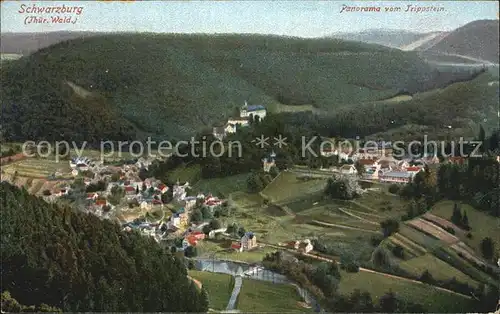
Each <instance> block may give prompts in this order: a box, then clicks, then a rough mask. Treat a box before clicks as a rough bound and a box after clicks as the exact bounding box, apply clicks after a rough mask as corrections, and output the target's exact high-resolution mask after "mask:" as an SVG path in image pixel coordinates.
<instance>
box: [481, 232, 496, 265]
mask: <svg viewBox="0 0 500 314" xmlns="http://www.w3.org/2000/svg"><path fill="white" fill-rule="evenodd" d="M481 253H482V254H483V257H484V258H485V259H487V260H491V259H492V258H493V255H494V253H495V242H493V239H492V238H490V237H486V238H484V239H483V240H481Z"/></svg>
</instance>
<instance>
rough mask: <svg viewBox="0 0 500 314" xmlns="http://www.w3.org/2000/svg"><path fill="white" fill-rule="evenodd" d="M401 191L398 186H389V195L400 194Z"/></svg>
mask: <svg viewBox="0 0 500 314" xmlns="http://www.w3.org/2000/svg"><path fill="white" fill-rule="evenodd" d="M399 191H400V187H399V186H398V185H397V184H391V185H390V186H389V193H392V194H398V193H399Z"/></svg>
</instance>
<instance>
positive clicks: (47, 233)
mask: <svg viewBox="0 0 500 314" xmlns="http://www.w3.org/2000/svg"><path fill="white" fill-rule="evenodd" d="M0 197H1V199H2V207H1V210H2V222H1V226H2V240H1V241H2V246H1V254H2V261H1V274H2V292H4V291H9V292H10V295H11V296H12V298H14V299H15V300H17V301H18V302H19V303H20V304H27V305H33V306H34V307H36V308H42V309H44V308H45V309H46V308H49V306H53V307H56V308H59V309H61V310H62V311H64V312H93V311H96V312H104V311H106V312H205V311H207V307H208V299H207V296H206V294H205V292H204V290H202V291H199V290H198V288H197V287H196V286H195V285H194V284H193V283H192V282H191V281H189V279H188V278H187V277H186V276H187V272H186V269H185V266H184V264H183V262H182V261H181V260H179V259H177V258H174V257H173V256H172V255H171V254H170V253H169V252H167V251H166V250H165V249H163V248H161V247H160V246H159V245H158V244H157V243H156V242H155V241H154V240H153V239H151V238H147V237H144V236H142V235H140V234H139V233H136V232H132V233H125V232H122V231H121V228H120V227H119V226H118V225H117V224H115V223H113V222H110V221H107V220H100V219H99V218H98V217H96V216H94V215H91V214H84V213H80V212H74V211H73V210H72V209H71V208H69V207H58V206H56V205H53V204H48V203H46V202H44V201H43V200H42V199H39V198H36V197H35V196H32V195H29V194H28V192H27V191H26V190H24V189H23V190H20V189H18V188H17V187H14V186H12V185H9V184H8V183H5V182H2V183H0ZM2 302H3V297H2ZM14 303H15V302H14ZM43 304H48V305H49V306H46V305H43Z"/></svg>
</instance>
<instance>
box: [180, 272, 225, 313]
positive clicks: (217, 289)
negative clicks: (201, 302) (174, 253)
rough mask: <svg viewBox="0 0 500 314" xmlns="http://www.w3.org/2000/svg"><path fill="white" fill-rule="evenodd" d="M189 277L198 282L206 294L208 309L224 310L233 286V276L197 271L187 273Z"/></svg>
mask: <svg viewBox="0 0 500 314" xmlns="http://www.w3.org/2000/svg"><path fill="white" fill-rule="evenodd" d="M188 274H189V276H191V277H192V278H194V279H197V280H199V281H200V282H201V283H202V285H203V286H202V287H203V288H204V289H205V290H206V291H207V293H208V303H209V306H208V307H209V308H211V309H214V310H221V311H222V310H225V309H226V306H227V303H228V302H229V297H230V296H231V292H232V290H233V286H234V279H233V276H230V275H226V274H218V273H210V272H203V271H197V270H190V271H188Z"/></svg>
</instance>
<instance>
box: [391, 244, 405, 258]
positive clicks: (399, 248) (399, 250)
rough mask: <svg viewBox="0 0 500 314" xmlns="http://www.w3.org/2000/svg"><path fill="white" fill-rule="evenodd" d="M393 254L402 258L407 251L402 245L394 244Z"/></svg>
mask: <svg viewBox="0 0 500 314" xmlns="http://www.w3.org/2000/svg"><path fill="white" fill-rule="evenodd" d="M392 254H394V256H396V257H398V258H401V259H402V258H404V257H405V251H404V249H403V247H402V246H401V245H396V246H394V247H393V248H392Z"/></svg>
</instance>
